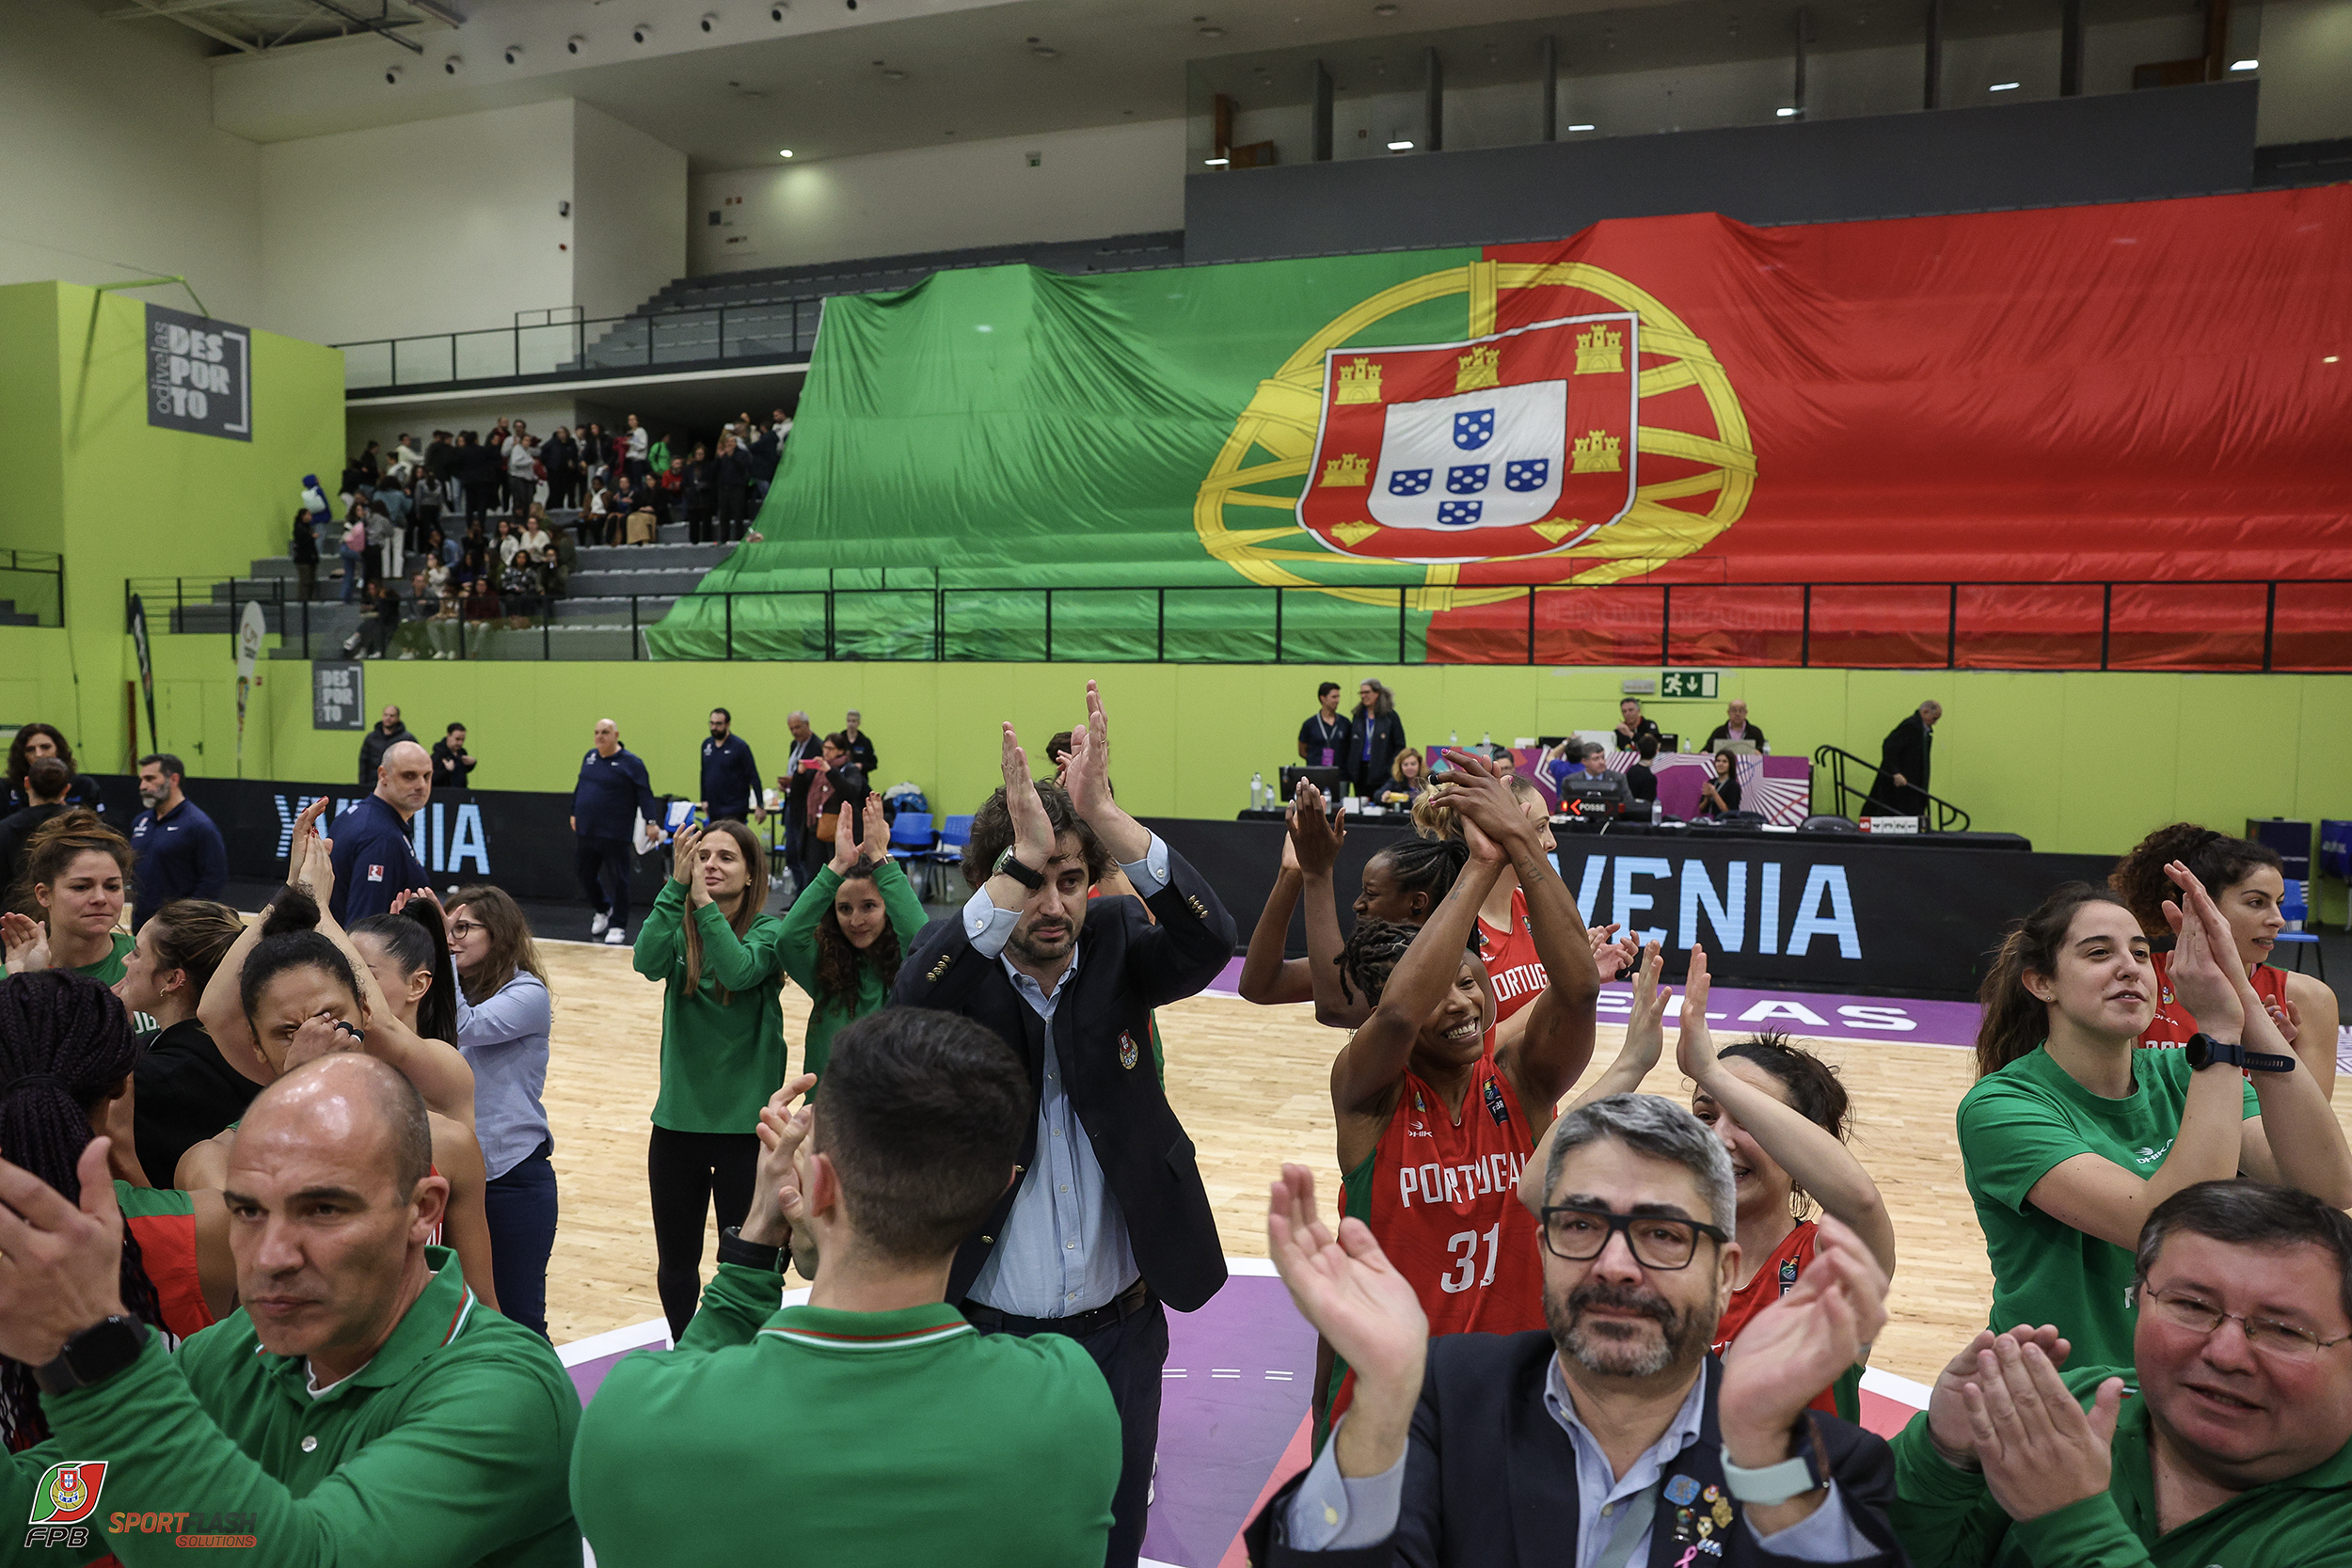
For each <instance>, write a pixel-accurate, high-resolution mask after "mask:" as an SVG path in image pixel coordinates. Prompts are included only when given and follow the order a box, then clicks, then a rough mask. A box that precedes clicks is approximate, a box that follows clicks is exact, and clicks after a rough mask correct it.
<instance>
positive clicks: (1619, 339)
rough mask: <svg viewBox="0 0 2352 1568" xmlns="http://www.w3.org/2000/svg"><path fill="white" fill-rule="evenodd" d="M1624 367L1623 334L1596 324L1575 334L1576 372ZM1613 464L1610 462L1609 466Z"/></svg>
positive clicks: (1609, 372)
mask: <svg viewBox="0 0 2352 1568" xmlns="http://www.w3.org/2000/svg"><path fill="white" fill-rule="evenodd" d="M1624 369H1625V334H1624V333H1623V332H1620V331H1618V330H1617V329H1616V328H1615V327H1613V326H1608V325H1594V326H1592V327H1591V328H1589V329H1587V330H1585V331H1582V332H1580V333H1578V334H1577V335H1576V373H1577V374H1579V375H1614V374H1617V373H1618V372H1621V371H1623V370H1624ZM1614 466H1615V465H1613V464H1612V465H1611V467H1614Z"/></svg>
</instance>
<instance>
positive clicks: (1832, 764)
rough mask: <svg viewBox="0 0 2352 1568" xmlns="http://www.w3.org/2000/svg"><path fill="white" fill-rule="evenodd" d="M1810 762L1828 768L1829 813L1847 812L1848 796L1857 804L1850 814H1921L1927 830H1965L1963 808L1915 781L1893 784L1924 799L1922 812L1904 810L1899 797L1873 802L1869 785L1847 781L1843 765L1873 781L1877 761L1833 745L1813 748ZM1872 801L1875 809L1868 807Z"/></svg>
mask: <svg viewBox="0 0 2352 1568" xmlns="http://www.w3.org/2000/svg"><path fill="white" fill-rule="evenodd" d="M1813 766H1814V767H1815V768H1826V769H1828V771H1829V785H1830V800H1832V801H1833V802H1835V804H1834V807H1833V813H1834V815H1836V816H1847V815H1849V814H1848V812H1847V810H1846V804H1847V802H1848V801H1849V800H1851V801H1853V802H1854V803H1855V804H1856V805H1857V806H1858V807H1859V809H1858V810H1856V811H1854V812H1853V813H1851V815H1852V816H1924V817H1926V818H1927V820H1926V822H1925V823H1923V824H1922V826H1924V827H1925V828H1926V829H1927V831H1928V832H1931V833H1964V832H1967V831H1968V823H1969V816H1968V814H1967V813H1966V812H1965V811H1963V810H1962V809H1961V808H1960V807H1958V806H1956V805H1954V804H1952V802H1950V801H1949V800H1946V799H1944V797H1942V796H1941V795H1936V794H1932V793H1931V792H1930V791H1928V790H1927V789H1925V788H1922V787H1921V786H1920V785H1918V784H1901V785H1898V786H1897V787H1899V788H1902V789H1908V790H1909V791H1911V793H1913V794H1914V795H1916V796H1918V797H1919V798H1920V799H1921V800H1925V801H1926V802H1927V803H1928V809H1927V810H1926V811H1924V812H1912V811H1906V810H1904V809H1903V805H1904V802H1902V801H1899V800H1877V801H1875V802H1873V800H1872V798H1871V795H1870V788H1871V785H1870V784H1864V785H1862V786H1861V787H1859V788H1856V787H1855V786H1854V785H1853V784H1851V783H1850V782H1848V780H1847V778H1846V769H1847V768H1849V767H1853V768H1860V769H1862V770H1863V772H1864V773H1866V774H1867V775H1868V777H1869V778H1870V780H1871V783H1872V784H1875V783H1876V782H1877V780H1878V774H1879V768H1878V764H1877V763H1874V762H1867V761H1865V760H1864V759H1863V758H1861V757H1858V756H1856V755H1854V754H1853V753H1852V752H1848V751H1843V750H1841V749H1839V748H1838V747H1836V746H1821V747H1817V748H1816V749H1815V750H1814V752H1813ZM1874 804H1875V807H1876V809H1875V810H1873V809H1872V808H1873V805H1874Z"/></svg>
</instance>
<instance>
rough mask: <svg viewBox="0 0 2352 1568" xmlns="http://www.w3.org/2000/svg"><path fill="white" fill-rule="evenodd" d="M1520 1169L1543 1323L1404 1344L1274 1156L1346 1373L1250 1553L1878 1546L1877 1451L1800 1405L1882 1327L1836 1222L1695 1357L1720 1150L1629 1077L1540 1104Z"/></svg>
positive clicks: (1404, 1308)
mask: <svg viewBox="0 0 2352 1568" xmlns="http://www.w3.org/2000/svg"><path fill="white" fill-rule="evenodd" d="M1544 1174H1545V1181H1544V1193H1545V1198H1544V1211H1543V1223H1542V1227H1541V1234H1542V1237H1543V1241H1542V1243H1541V1245H1542V1246H1543V1249H1544V1259H1543V1264H1544V1318H1545V1322H1546V1323H1548V1324H1549V1333H1544V1332H1537V1333H1531V1334H1513V1335H1490V1334H1455V1335H1447V1336H1444V1337H1442V1338H1438V1339H1437V1340H1436V1341H1435V1342H1432V1341H1431V1339H1430V1338H1429V1332H1428V1323H1427V1320H1426V1319H1425V1318H1424V1317H1423V1316H1422V1310H1421V1305H1420V1302H1419V1301H1418V1300H1417V1299H1416V1297H1415V1296H1414V1293H1413V1288H1412V1285H1411V1284H1410V1283H1409V1282H1408V1281H1407V1280H1406V1279H1405V1278H1404V1276H1403V1275H1399V1274H1398V1273H1397V1272H1396V1271H1395V1270H1394V1269H1392V1268H1391V1267H1390V1265H1389V1262H1388V1259H1386V1258H1385V1257H1383V1256H1382V1255H1381V1251H1380V1247H1379V1243H1376V1242H1375V1241H1374V1240H1373V1238H1372V1233H1371V1231H1370V1230H1369V1229H1367V1228H1366V1227H1364V1225H1363V1223H1362V1222H1361V1221H1359V1220H1355V1219H1346V1220H1343V1221H1342V1222H1341V1225H1340V1229H1339V1233H1338V1234H1337V1236H1334V1235H1333V1234H1332V1232H1331V1231H1329V1230H1328V1229H1327V1228H1325V1227H1324V1226H1323V1224H1322V1222H1321V1220H1320V1219H1318V1218H1317V1216H1316V1214H1315V1205H1314V1179H1313V1177H1312V1175H1311V1173H1310V1172H1309V1171H1308V1170H1307V1169H1306V1168H1305V1167H1303V1166H1299V1165H1285V1166H1284V1167H1283V1169H1282V1180H1279V1181H1278V1182H1276V1183H1275V1185H1274V1193H1273V1201H1272V1204H1271V1207H1270V1212H1269V1213H1268V1215H1267V1218H1266V1235H1267V1239H1268V1241H1269V1243H1271V1250H1272V1252H1273V1256H1274V1261H1275V1265H1276V1267H1277V1268H1279V1270H1280V1271H1281V1275H1282V1282H1283V1283H1284V1284H1285V1285H1287V1286H1288V1287H1289V1288H1290V1291H1291V1297H1292V1299H1293V1300H1294V1301H1295V1302H1296V1303H1297V1305H1298V1309H1299V1311H1300V1312H1301V1313H1303V1314H1304V1315H1305V1316H1306V1318H1307V1319H1308V1321H1309V1322H1311V1323H1313V1324H1314V1325H1315V1327H1316V1328H1317V1329H1319V1330H1320V1331H1321V1332H1322V1334H1323V1336H1324V1338H1327V1339H1328V1340H1329V1341H1330V1343H1331V1348H1332V1349H1333V1350H1334V1351H1335V1352H1336V1353H1337V1354H1339V1355H1340V1356H1342V1357H1343V1358H1344V1359H1345V1360H1346V1362H1347V1364H1348V1365H1349V1366H1350V1367H1352V1368H1354V1369H1355V1370H1356V1379H1357V1382H1356V1395H1355V1402H1354V1403H1353V1404H1352V1405H1351V1406H1350V1407H1349V1409H1348V1411H1347V1414H1346V1415H1345V1416H1344V1417H1343V1418H1342V1419H1341V1420H1340V1422H1339V1423H1338V1425H1337V1427H1336V1428H1335V1430H1334V1432H1333V1434H1332V1437H1331V1440H1330V1441H1329V1442H1328V1443H1327V1444H1326V1445H1325V1448H1324V1450H1323V1452H1322V1454H1321V1455H1320V1456H1319V1457H1318V1458H1317V1459H1316V1461H1315V1463H1314V1464H1313V1465H1311V1466H1310V1467H1309V1468H1308V1469H1307V1471H1306V1472H1305V1473H1304V1474H1302V1475H1300V1476H1298V1477H1297V1478H1295V1480H1293V1481H1291V1482H1290V1484H1289V1485H1287V1486H1285V1487H1284V1488H1283V1489H1282V1490H1281V1491H1280V1492H1279V1493H1277V1494H1276V1495H1275V1497H1274V1498H1273V1499H1272V1500H1271V1501H1270V1502H1268V1503H1267V1504H1266V1506H1265V1508H1264V1510H1263V1511H1262V1512H1261V1513H1259V1515H1258V1516H1257V1518H1255V1519H1253V1520H1251V1521H1250V1524H1249V1527H1248V1532H1247V1533H1248V1546H1249V1552H1250V1560H1251V1561H1253V1562H1256V1563H1259V1564H1261V1565H1267V1564H1284V1565H1290V1564H1296V1565H1304V1564H1309V1563H1314V1564H1327V1565H1329V1568H1374V1565H1375V1564H1376V1565H1379V1568H1388V1565H1390V1564H1410V1565H1412V1568H1439V1565H1457V1564H1458V1565H1461V1568H1470V1565H1476V1568H1537V1565H1538V1564H1541V1565H1542V1568H1554V1565H1558V1568H1619V1565H1624V1564H1632V1563H1639V1564H1644V1565H1645V1568H1782V1565H1790V1564H1795V1563H1800V1562H1813V1563H1822V1562H1837V1563H1868V1564H1873V1565H1887V1564H1901V1563H1904V1562H1907V1561H1908V1559H1907V1558H1906V1557H1905V1556H1904V1555H1903V1552H1902V1548H1901V1547H1900V1546H1899V1544H1897V1543H1896V1540H1895V1535H1894V1532H1893V1530H1892V1528H1890V1527H1889V1525H1888V1523H1887V1508H1888V1505H1889V1504H1890V1503H1891V1502H1892V1501H1893V1500H1894V1490H1895V1487H1894V1463H1893V1459H1892V1456H1891V1455H1890V1453H1889V1452H1888V1449H1887V1446H1886V1444H1885V1443H1884V1442H1883V1441H1882V1440H1881V1439H1879V1438H1878V1437H1875V1436H1873V1435H1871V1434H1870V1433H1866V1432H1863V1431H1861V1430H1859V1429H1857V1428H1855V1427H1852V1426H1849V1425H1847V1424H1846V1423H1845V1422H1843V1421H1840V1420H1838V1419H1836V1418H1835V1417H1829V1416H1822V1415H1820V1414H1818V1413H1815V1412H1812V1411H1810V1410H1808V1409H1807V1408H1806V1406H1807V1405H1808V1403H1810V1402H1811V1401H1812V1400H1813V1398H1814V1396H1816V1395H1817V1394H1819V1393H1820V1391H1821V1390H1822V1389H1823V1388H1825V1387H1827V1386H1829V1385H1830V1384H1831V1383H1832V1382H1833V1381H1835V1380H1836V1377H1837V1376H1838V1374H1840V1373H1841V1372H1843V1371H1844V1370H1846V1369H1847V1368H1848V1367H1849V1366H1851V1365H1852V1364H1853V1362H1854V1361H1855V1360H1857V1359H1858V1358H1859V1357H1860V1355H1861V1354H1862V1352H1863V1348H1864V1347H1865V1346H1866V1345H1867V1343H1868V1342H1869V1340H1870V1339H1871V1338H1872V1337H1873V1336H1874V1335H1876V1334H1877V1333H1878V1331H1879V1329H1880V1328H1881V1326H1883V1324H1884V1323H1885V1322H1886V1275H1885V1274H1884V1273H1883V1271H1882V1270H1881V1269H1880V1268H1879V1266H1878V1264H1877V1262H1876V1261H1875V1260H1874V1259H1872V1257H1871V1255H1870V1252H1869V1249H1868V1248H1867V1247H1866V1246H1864V1245H1863V1243H1862V1242H1861V1240H1860V1239H1859V1238H1858V1237H1856V1236H1855V1235H1854V1234H1853V1232H1852V1231H1851V1230H1849V1229H1847V1228H1846V1227H1844V1226H1842V1225H1839V1224H1838V1223H1837V1222H1836V1220H1833V1219H1826V1218H1825V1219H1823V1220H1822V1221H1821V1238H1820V1250H1819V1251H1817V1252H1816V1253H1815V1255H1814V1259H1813V1262H1812V1263H1811V1264H1810V1265H1809V1266H1808V1267H1807V1268H1806V1269H1805V1270H1804V1273H1803V1274H1802V1275H1799V1276H1798V1279H1797V1283H1796V1284H1795V1285H1794V1286H1793V1287H1791V1288H1790V1289H1789V1291H1788V1293H1787V1294H1786V1295H1784V1296H1782V1297H1781V1298H1780V1299H1779V1300H1778V1301H1776V1302H1774V1303H1773V1304H1772V1306H1770V1307H1766V1308H1765V1309H1764V1311H1762V1312H1761V1313H1759V1314H1757V1315H1756V1318H1755V1319H1754V1320H1753V1321H1751V1323H1749V1325H1748V1327H1747V1328H1746V1330H1745V1331H1743V1332H1742V1333H1741V1334H1740V1338H1739V1339H1738V1340H1737V1341H1736V1342H1735V1343H1734V1344H1733V1345H1732V1347H1731V1350H1730V1352H1729V1354H1728V1359H1727V1360H1725V1361H1719V1360H1717V1359H1716V1358H1715V1357H1714V1356H1713V1355H1711V1354H1708V1343H1709V1341H1710V1339H1711V1338H1713V1335H1714V1329H1715V1321H1716V1319H1717V1317H1718V1316H1720V1315H1721V1312H1722V1309H1723V1304H1724V1300H1725V1299H1726V1298H1727V1297H1728V1295H1729V1293H1730V1290H1731V1283H1732V1281H1733V1280H1734V1279H1736V1278H1737V1277H1738V1266H1739V1243H1737V1242H1736V1241H1734V1240H1733V1237H1734V1236H1735V1235H1736V1234H1737V1230H1736V1223H1735V1214H1734V1197H1733V1190H1732V1178H1731V1163H1730V1158H1729V1156H1728V1155H1727V1154H1726V1153H1725V1152H1724V1147H1723V1145H1722V1144H1721V1143H1720V1142H1718V1141H1717V1139H1716V1137H1715V1135H1714V1133H1713V1132H1710V1131H1709V1130H1708V1128H1706V1127H1705V1126H1704V1125H1702V1124H1701V1123H1700V1122H1699V1121H1698V1119H1697V1118H1696V1117H1692V1115H1691V1114H1690V1113H1689V1112H1688V1111H1686V1110H1684V1109H1683V1108H1682V1107H1681V1106H1679V1105H1677V1104H1675V1103H1674V1102H1672V1101H1667V1100H1662V1099H1660V1098H1658V1097H1657V1096H1654V1095H1637V1094H1627V1095H1613V1096H1610V1097H1609V1098H1607V1099H1604V1100H1599V1101H1594V1102H1593V1103H1591V1104H1589V1105H1582V1106H1579V1107H1578V1108H1577V1109H1575V1110H1573V1111H1570V1112H1569V1113H1568V1114H1567V1115H1566V1116H1565V1117H1562V1118H1561V1119H1560V1123H1559V1125H1558V1127H1557V1128H1556V1129H1555V1130H1554V1132H1553V1133H1552V1147H1551V1151H1550V1156H1549V1163H1548V1167H1547V1169H1546V1171H1545V1173H1544Z"/></svg>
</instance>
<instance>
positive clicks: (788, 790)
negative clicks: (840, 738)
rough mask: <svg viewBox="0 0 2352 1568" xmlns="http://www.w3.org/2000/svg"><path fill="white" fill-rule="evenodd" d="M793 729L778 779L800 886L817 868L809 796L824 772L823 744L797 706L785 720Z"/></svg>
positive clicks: (788, 859) (789, 854) (790, 861)
mask: <svg viewBox="0 0 2352 1568" xmlns="http://www.w3.org/2000/svg"><path fill="white" fill-rule="evenodd" d="M785 724H786V726H787V728H789V729H790V730H791V732H792V749H791V751H790V752H787V753H786V755H785V759H784V772H783V774H782V775H781V776H779V777H778V779H777V780H776V782H777V783H778V784H781V785H782V786H783V789H784V834H785V863H787V865H789V866H791V868H792V881H793V885H794V887H795V888H796V889H798V888H805V887H806V886H808V884H809V879H810V877H811V875H812V873H813V872H814V870H815V865H814V864H813V863H812V862H811V859H810V856H811V850H812V847H813V846H814V845H815V844H816V834H815V832H813V831H811V828H810V816H809V810H808V795H809V789H810V787H811V786H812V785H813V784H816V783H817V781H818V777H819V776H820V775H821V774H822V773H823V772H824V760H825V759H824V756H823V752H822V746H823V743H822V742H821V741H819V740H818V737H817V732H816V730H815V729H813V728H812V727H810V725H809V721H808V715H807V714H805V713H803V712H802V711H801V710H800V709H799V708H794V709H793V710H792V712H791V713H790V714H789V715H787V718H786V719H785Z"/></svg>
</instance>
